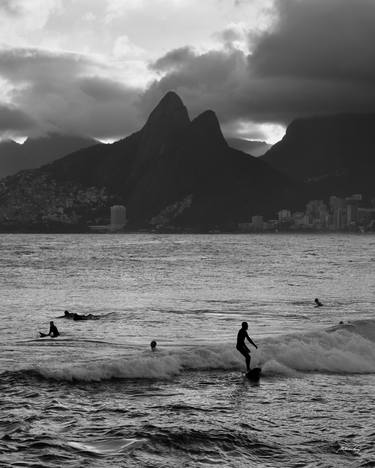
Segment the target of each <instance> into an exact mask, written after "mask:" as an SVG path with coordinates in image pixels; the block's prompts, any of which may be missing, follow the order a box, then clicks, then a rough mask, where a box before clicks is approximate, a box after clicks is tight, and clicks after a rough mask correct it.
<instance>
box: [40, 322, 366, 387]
mask: <svg viewBox="0 0 375 468" xmlns="http://www.w3.org/2000/svg"><path fill="white" fill-rule="evenodd" d="M258 346H259V349H258V350H255V349H254V348H252V347H251V346H250V345H249V347H250V348H251V356H252V361H251V365H252V367H254V366H261V367H262V369H263V375H264V376H266V377H267V375H284V376H286V377H287V376H292V375H295V374H296V373H300V372H331V373H349V374H350V373H374V372H375V321H374V320H366V321H364V320H362V321H357V322H351V323H346V324H339V325H338V326H335V327H331V328H328V329H326V330H321V331H315V332H309V333H299V334H290V335H279V336H277V337H269V338H264V339H263V340H260V341H259V342H258ZM34 370H37V372H38V374H39V375H41V376H43V377H44V378H47V379H55V380H66V381H75V380H77V381H100V380H108V379H113V378H117V379H170V378H172V377H174V376H176V375H178V374H180V373H181V372H183V371H194V370H197V371H198V370H226V371H232V370H245V369H244V358H243V357H242V356H241V355H240V354H239V353H238V351H236V349H235V346H234V344H233V343H230V344H229V343H227V344H221V345H212V344H210V345H208V344H207V345H206V346H203V345H199V346H191V347H185V348H180V347H179V348H176V349H168V350H167V351H164V350H162V349H159V350H158V351H157V352H155V353H152V354H148V355H145V354H144V353H142V354H141V353H140V355H139V356H134V355H133V356H132V357H127V356H126V355H124V356H122V357H120V358H117V359H110V360H109V359H108V360H103V361H95V362H91V363H90V362H89V363H85V364H80V365H73V364H69V365H62V366H50V367H39V368H38V369H34Z"/></svg>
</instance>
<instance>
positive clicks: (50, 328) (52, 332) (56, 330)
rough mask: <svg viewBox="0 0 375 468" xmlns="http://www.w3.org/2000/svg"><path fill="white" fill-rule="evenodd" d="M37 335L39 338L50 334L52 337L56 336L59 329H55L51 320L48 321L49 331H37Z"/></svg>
mask: <svg viewBox="0 0 375 468" xmlns="http://www.w3.org/2000/svg"><path fill="white" fill-rule="evenodd" d="M39 335H40V337H41V338H44V337H46V336H51V337H52V338H56V337H58V336H60V333H59V330H58V329H57V327H56V325H55V324H54V323H53V322H50V323H49V332H48V333H42V332H39Z"/></svg>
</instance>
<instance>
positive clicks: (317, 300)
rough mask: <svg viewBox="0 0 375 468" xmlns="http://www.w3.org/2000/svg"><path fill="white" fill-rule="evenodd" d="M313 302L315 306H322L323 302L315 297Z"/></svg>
mask: <svg viewBox="0 0 375 468" xmlns="http://www.w3.org/2000/svg"><path fill="white" fill-rule="evenodd" d="M314 302H315V307H322V306H323V304H322V303H321V302H320V301H319V299H318V298H317V297H316V298H315V300H314Z"/></svg>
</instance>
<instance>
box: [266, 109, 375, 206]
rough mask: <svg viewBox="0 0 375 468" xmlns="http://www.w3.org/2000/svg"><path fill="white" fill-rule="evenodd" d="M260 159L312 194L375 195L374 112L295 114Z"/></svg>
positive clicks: (323, 195) (320, 195)
mask: <svg viewBox="0 0 375 468" xmlns="http://www.w3.org/2000/svg"><path fill="white" fill-rule="evenodd" d="M261 159H262V161H265V162H267V163H268V164H270V165H271V166H272V167H274V168H275V169H277V170H279V171H281V172H284V173H285V174H286V175H288V176H289V177H291V178H293V179H296V180H299V181H304V182H305V183H307V186H308V188H309V190H310V191H311V193H312V194H313V195H314V196H315V197H319V198H326V197H327V196H329V195H331V194H335V195H341V196H344V195H350V194H352V193H363V194H365V195H367V196H375V184H374V176H375V114H342V115H335V116H325V117H314V118H306V119H298V120H295V121H293V122H292V123H291V124H290V125H289V127H288V128H287V131H286V134H285V136H284V138H283V139H282V140H281V141H280V142H278V143H276V144H275V145H274V146H273V147H272V148H271V149H270V150H269V151H267V153H266V154H265V155H264V156H262V157H261Z"/></svg>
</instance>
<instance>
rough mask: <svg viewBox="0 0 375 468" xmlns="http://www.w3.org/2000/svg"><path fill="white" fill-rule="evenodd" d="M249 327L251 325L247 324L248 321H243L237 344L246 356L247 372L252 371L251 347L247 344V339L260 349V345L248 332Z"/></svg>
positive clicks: (237, 347)
mask: <svg viewBox="0 0 375 468" xmlns="http://www.w3.org/2000/svg"><path fill="white" fill-rule="evenodd" d="M248 328H249V325H248V324H247V322H242V328H241V329H240V331H239V332H238V334H237V346H236V349H237V351H239V352H240V353H241V354H242V355H243V356H245V360H246V368H247V372H249V371H250V349H249V348H248V347H247V346H246V345H245V339H247V340H248V341H249V343H251V344H252V345H253V346H255V348H257V349H258V346H257V345H256V344H255V343H254V341H253V340H252V339H251V338H250V336H249V335H248V334H247V329H248Z"/></svg>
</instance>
